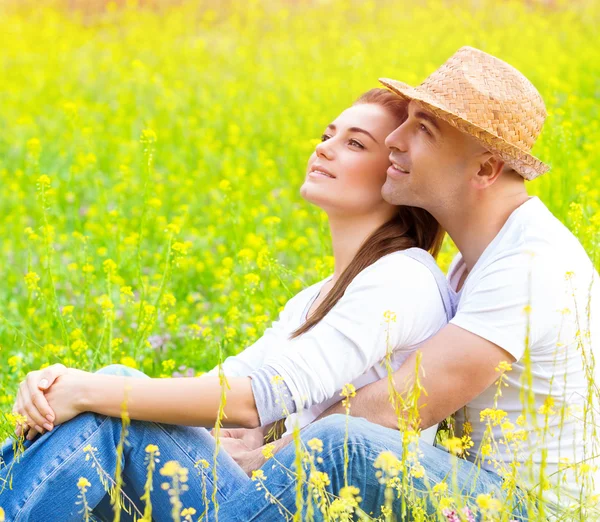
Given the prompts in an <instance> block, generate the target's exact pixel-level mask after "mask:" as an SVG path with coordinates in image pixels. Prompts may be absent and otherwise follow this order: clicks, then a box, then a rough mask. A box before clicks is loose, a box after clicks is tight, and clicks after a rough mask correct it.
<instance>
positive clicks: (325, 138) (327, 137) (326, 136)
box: [321, 134, 331, 141]
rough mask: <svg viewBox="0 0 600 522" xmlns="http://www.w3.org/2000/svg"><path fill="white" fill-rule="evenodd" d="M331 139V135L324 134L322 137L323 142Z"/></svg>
mask: <svg viewBox="0 0 600 522" xmlns="http://www.w3.org/2000/svg"><path fill="white" fill-rule="evenodd" d="M329 138H331V136H330V135H329V134H323V135H321V141H326V140H328V139H329Z"/></svg>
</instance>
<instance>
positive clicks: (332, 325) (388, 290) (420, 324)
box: [265, 256, 446, 411]
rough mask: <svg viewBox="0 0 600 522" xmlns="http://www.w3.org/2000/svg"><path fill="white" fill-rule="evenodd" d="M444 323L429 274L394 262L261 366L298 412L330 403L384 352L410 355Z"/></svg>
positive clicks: (372, 272)
mask: <svg viewBox="0 0 600 522" xmlns="http://www.w3.org/2000/svg"><path fill="white" fill-rule="evenodd" d="M386 312H390V314H388V319H387V320H386V316H385V314H386ZM445 322H446V315H445V312H444V308H443V303H442V299H441V297H440V293H439V290H438V287H437V284H436V282H435V278H434V277H433V275H432V273H431V272H430V270H429V269H428V268H427V267H425V266H423V265H422V264H421V263H419V262H418V261H415V260H413V259H411V258H408V257H406V256H394V257H393V258H391V259H387V260H385V262H382V263H380V264H378V265H377V266H375V265H372V266H371V267H368V268H366V269H365V270H364V271H363V272H361V273H360V274H359V275H358V276H357V277H356V278H355V279H354V280H353V281H352V282H351V283H350V285H348V288H347V289H346V292H345V294H344V295H343V296H342V297H341V298H340V300H339V301H338V302H337V304H336V305H335V306H334V307H333V308H332V310H331V311H330V312H329V313H328V314H327V315H326V316H325V317H324V318H323V319H322V320H321V321H320V322H319V323H317V325H315V326H314V327H313V328H312V329H311V330H309V331H308V332H306V333H304V334H303V335H301V336H299V337H297V338H295V339H292V340H289V339H288V340H287V341H286V342H284V343H283V344H282V345H281V346H279V347H278V350H277V351H276V352H275V353H271V354H270V355H269V356H268V357H267V358H266V359H265V365H266V366H270V367H271V368H273V369H274V370H275V372H277V373H278V374H279V375H280V376H281V377H282V378H283V380H284V383H285V385H286V386H287V388H288V389H289V390H290V393H291V395H292V397H293V400H294V403H295V406H296V407H295V410H296V411H299V410H301V409H303V408H308V407H311V406H312V405H314V404H318V403H321V402H323V401H325V400H327V399H329V398H331V397H333V396H334V394H335V393H336V392H338V391H339V390H340V389H342V388H343V386H344V385H345V384H347V383H350V382H352V381H353V380H355V379H356V378H357V377H359V376H360V375H362V374H363V373H364V372H365V371H367V370H368V369H369V368H371V367H372V366H373V365H375V364H377V363H378V362H379V361H381V359H383V357H384V356H385V355H386V352H387V350H388V349H389V350H407V351H411V350H412V349H414V347H415V346H416V345H418V344H419V343H420V342H422V341H424V340H425V339H426V338H427V337H429V336H431V335H433V334H434V333H435V332H436V331H437V330H438V329H439V328H440V327H441V326H443V324H444V323H445Z"/></svg>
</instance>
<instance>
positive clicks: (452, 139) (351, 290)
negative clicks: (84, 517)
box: [0, 47, 600, 522]
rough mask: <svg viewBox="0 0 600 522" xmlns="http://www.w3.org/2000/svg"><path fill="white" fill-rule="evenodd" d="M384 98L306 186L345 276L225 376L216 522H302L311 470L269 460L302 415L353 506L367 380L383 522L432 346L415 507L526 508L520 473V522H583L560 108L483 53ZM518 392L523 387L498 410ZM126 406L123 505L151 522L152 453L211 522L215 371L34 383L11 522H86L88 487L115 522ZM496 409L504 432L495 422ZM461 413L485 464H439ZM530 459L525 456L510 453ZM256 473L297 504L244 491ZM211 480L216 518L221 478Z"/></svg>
mask: <svg viewBox="0 0 600 522" xmlns="http://www.w3.org/2000/svg"><path fill="white" fill-rule="evenodd" d="M381 82H382V83H383V84H384V85H385V86H386V87H387V88H388V89H389V90H385V89H373V90H371V91H369V92H367V93H365V94H364V95H363V96H361V97H360V98H359V99H358V100H357V102H356V103H355V104H353V105H352V106H351V107H350V108H348V109H346V110H345V111H343V112H342V113H341V114H340V115H339V116H338V118H336V119H335V120H334V121H333V122H332V123H331V124H330V125H329V126H328V127H327V129H326V130H325V133H324V134H323V137H322V141H321V143H319V144H318V145H317V147H316V149H315V152H314V153H313V154H312V155H311V157H310V159H309V161H308V166H307V173H306V178H305V181H304V184H303V185H302V188H301V193H302V196H303V197H304V198H305V199H306V200H307V201H309V202H311V203H313V204H316V205H318V206H319V207H321V208H322V209H323V210H324V211H325V212H326V213H327V214H328V216H329V223H330V228H331V237H332V244H333V252H334V256H335V268H334V273H333V275H332V276H331V277H329V278H327V279H325V280H323V281H321V282H319V283H317V284H315V285H313V286H311V287H309V288H307V289H305V290H303V291H302V292H300V293H299V294H298V295H296V296H295V297H293V298H292V299H291V300H290V301H289V302H288V303H287V304H286V306H285V307H284V309H283V311H282V312H281V315H280V317H279V319H278V320H277V321H276V322H274V323H273V325H272V326H271V328H269V329H268V330H267V331H266V332H265V334H264V335H263V337H261V338H260V339H259V340H258V341H257V342H256V343H255V344H253V345H252V346H250V347H248V348H246V349H245V350H243V351H241V352H240V353H239V354H238V355H237V356H234V357H229V358H228V359H227V360H226V361H225V362H224V363H223V371H224V374H225V375H226V376H227V377H228V379H227V380H228V384H229V387H230V389H229V390H228V391H227V401H226V406H225V415H226V418H225V422H226V423H227V424H228V425H229V426H231V427H237V428H239V429H231V430H223V434H222V438H221V442H222V447H223V448H224V449H225V450H226V451H220V452H219V454H218V456H217V468H218V487H217V491H216V499H217V500H218V504H219V508H218V509H219V517H220V519H221V520H225V521H230V520H243V521H250V520H267V521H269V520H280V519H282V515H281V512H283V513H285V510H286V509H287V510H288V512H290V513H294V512H295V511H296V491H295V487H296V482H295V479H294V475H293V474H290V473H289V472H288V471H286V469H285V468H287V469H288V470H290V469H294V462H295V457H296V456H295V448H294V444H288V443H287V442H288V441H289V439H290V437H289V435H286V436H284V437H282V438H281V439H279V441H277V442H276V443H275V447H276V450H277V454H276V458H277V461H278V463H280V464H281V465H280V464H273V461H267V462H266V463H265V462H264V457H263V456H262V451H261V449H262V448H261V447H262V446H263V444H264V438H263V436H264V434H265V433H266V430H267V429H268V428H269V426H270V425H272V423H273V422H275V421H277V420H279V419H282V418H284V417H287V419H286V427H287V428H288V431H290V430H291V429H292V428H293V426H294V425H295V424H296V423H299V426H300V427H301V428H303V429H302V431H301V438H302V440H303V442H304V443H307V441H309V440H311V439H313V438H318V439H320V440H321V441H322V443H323V449H322V452H321V454H320V455H321V457H322V458H323V462H322V463H321V464H319V465H318V466H319V469H321V470H322V471H325V472H327V473H328V475H329V478H330V484H329V485H328V486H327V488H328V490H329V491H330V492H331V493H333V494H338V493H339V491H340V489H341V488H342V487H343V486H344V484H345V479H344V466H345V453H344V452H345V449H344V445H345V442H344V439H345V433H346V418H345V416H344V415H337V413H343V411H344V409H343V406H342V405H341V404H340V403H339V402H338V401H339V399H340V397H339V394H340V390H341V389H342V388H343V386H344V385H345V384H346V383H349V382H352V383H353V384H354V385H355V387H356V389H357V390H358V391H357V394H356V397H354V398H353V399H352V408H351V414H352V417H351V418H350V419H349V421H348V422H349V428H348V441H347V451H348V455H347V456H348V462H347V466H348V469H347V481H348V484H351V485H354V486H356V487H358V488H359V489H360V495H361V497H362V502H361V508H362V509H363V510H364V512H366V513H372V514H373V515H375V516H377V515H378V514H379V513H380V512H381V506H382V505H383V504H384V503H385V499H384V486H382V485H381V484H379V482H378V480H377V478H376V476H375V469H374V467H373V464H374V462H375V460H376V459H377V457H378V456H379V455H380V454H381V453H382V452H383V451H391V452H393V453H395V454H396V455H397V456H398V457H401V454H402V447H403V443H402V437H401V436H400V434H399V432H398V419H397V416H396V412H395V411H394V408H393V407H392V406H391V405H390V401H389V391H388V386H389V382H388V379H387V372H386V369H385V367H384V365H382V364H381V362H382V360H383V359H384V358H385V357H386V356H388V357H389V360H391V362H392V368H393V370H394V374H393V377H394V382H395V386H396V388H397V390H398V391H399V392H401V393H402V392H404V391H405V390H406V389H407V388H408V387H410V386H409V385H410V383H412V382H413V381H414V378H415V375H414V374H415V366H416V357H417V348H418V352H420V357H421V358H420V368H421V369H422V371H421V374H420V381H421V385H422V386H423V387H424V388H425V390H426V392H427V395H426V396H425V395H421V398H420V399H419V401H420V404H421V406H422V408H421V410H420V414H421V424H420V427H421V428H422V429H423V431H422V436H421V440H420V444H419V451H420V457H419V462H420V464H421V465H422V466H423V469H424V473H423V474H422V476H420V477H419V476H415V477H412V478H411V480H412V482H413V484H414V485H415V490H416V491H418V490H422V491H427V489H430V488H432V487H433V486H435V485H436V484H437V483H440V482H442V481H446V482H447V484H448V488H449V490H451V491H457V492H459V494H461V495H463V496H465V495H468V496H469V498H474V497H477V495H478V494H480V493H489V494H491V495H494V496H497V497H498V498H504V497H505V495H506V494H507V491H510V489H511V487H510V486H511V485H510V484H509V483H508V482H509V481H508V479H507V478H506V477H505V476H504V471H505V470H509V471H510V470H513V471H514V469H515V466H519V465H520V466H521V467H522V470H523V472H521V473H519V475H520V479H521V481H520V484H519V486H520V487H521V488H522V489H518V487H517V489H516V492H517V493H519V492H521V493H524V492H525V491H526V490H530V491H532V492H533V493H534V494H536V496H537V498H538V499H542V500H543V502H540V503H539V504H538V507H537V508H535V507H533V508H532V504H531V503H525V502H523V501H522V495H521V494H515V490H514V488H513V491H512V494H510V495H509V496H510V499H511V500H510V504H511V506H512V510H513V511H512V518H514V519H516V520H524V519H526V517H527V516H532V513H529V515H528V509H529V511H531V509H541V510H544V512H543V516H544V517H550V516H553V515H556V514H557V513H558V512H559V510H561V509H575V510H577V509H583V508H582V507H581V506H582V499H583V498H584V496H583V495H584V494H587V493H588V492H589V491H590V490H593V486H594V485H593V482H592V478H593V477H591V476H590V474H589V473H582V472H581V467H577V466H576V465H575V464H576V463H580V462H582V461H585V462H586V463H587V464H589V465H590V469H592V470H593V469H594V468H593V466H594V463H595V462H594V460H593V457H594V456H595V455H597V454H598V451H597V450H598V448H596V447H594V444H597V443H598V442H597V437H594V438H592V436H591V434H592V431H593V427H594V425H595V423H596V422H597V419H594V418H593V414H594V413H595V412H597V408H596V406H592V407H590V406H586V405H587V404H594V405H595V404H597V403H595V402H594V401H596V400H597V395H596V391H595V388H593V387H592V385H591V384H589V383H590V380H592V382H593V379H594V378H595V376H597V371H596V369H595V366H594V352H593V349H595V350H596V357H597V356H598V353H597V350H598V343H599V341H600V338H599V335H600V331H599V325H600V287H599V284H598V282H597V278H598V274H597V272H596V271H595V269H594V266H593V264H592V263H591V261H590V259H589V258H588V256H587V255H586V253H585V251H584V250H583V248H582V246H581V245H580V243H579V242H578V241H577V239H576V238H575V237H574V236H573V235H572V234H571V233H570V232H569V231H568V230H567V229H566V228H565V227H564V226H563V225H562V224H561V223H560V222H559V221H558V220H557V219H556V218H555V217H554V216H553V215H552V214H551V213H550V212H549V211H548V209H547V208H546V207H545V206H544V204H543V203H542V202H541V201H540V200H539V199H538V198H536V197H529V196H528V195H527V192H526V190H525V184H524V180H525V179H533V178H535V177H536V176H538V175H540V174H543V173H544V172H545V171H546V170H547V169H548V167H547V166H546V165H544V164H543V163H542V162H541V161H539V160H538V159H536V158H535V157H533V156H532V155H531V154H530V150H531V147H532V145H533V143H534V142H535V140H536V138H537V137H538V134H539V132H540V130H541V127H542V124H543V121H544V119H545V114H546V113H545V108H544V104H543V101H542V99H541V97H540V95H539V93H538V92H537V90H536V89H535V87H534V86H533V85H532V84H531V83H530V82H529V81H528V80H527V79H526V78H525V77H524V76H523V75H522V74H521V73H519V72H518V71H517V70H515V69H514V68H513V67H511V66H510V65H508V64H506V63H504V62H503V61H501V60H499V59H497V58H495V57H492V56H490V55H489V54H486V53H484V52H482V51H479V50H476V49H473V48H470V47H463V48H461V49H459V50H458V51H457V52H456V53H455V54H454V55H453V56H452V57H450V58H449V60H448V61H447V62H446V63H445V64H443V65H442V66H441V67H440V68H439V69H438V70H437V71H435V72H434V73H433V74H432V75H431V76H429V77H428V78H427V79H426V80H425V82H423V83H422V84H421V85H420V86H418V87H416V88H412V87H409V86H408V85H405V84H402V83H400V82H397V81H394V80H387V79H385V80H381ZM443 230H445V231H447V232H448V234H449V235H450V237H451V238H452V239H453V241H454V242H455V243H456V245H457V246H458V249H459V250H460V253H459V254H458V255H457V257H456V259H455V260H454V262H453V263H452V266H451V268H450V272H449V274H448V279H446V278H445V277H443V276H442V275H441V274H440V271H439V269H438V268H437V266H436V264H435V262H434V257H435V255H436V254H437V252H438V250H439V248H440V244H441V240H442V237H443V232H442V231H443ZM386 312H392V313H393V314H395V321H394V320H392V319H390V317H391V314H388V315H387V318H388V319H387V320H386V319H385V318H384V314H385V313H386ZM592 347H593V349H592ZM500 375H502V379H503V382H504V383H505V384H507V385H508V386H507V387H504V386H503V387H502V393H501V394H500V395H498V393H497V386H496V385H494V383H496V382H497V381H498V379H499V377H500ZM138 377H139V378H138ZM43 379H45V380H46V381H47V382H45V383H43V382H42V380H43ZM274 383H277V384H276V385H275V384H274ZM126 389H127V403H128V412H129V416H130V418H131V419H132V422H131V426H130V427H129V433H128V440H129V442H130V445H126V447H125V450H124V455H123V477H124V483H125V484H124V488H123V489H124V491H125V493H127V495H128V497H129V498H130V499H132V500H134V501H136V502H137V504H138V506H139V509H140V511H142V512H143V507H141V506H142V503H141V501H140V500H139V499H140V497H141V496H142V495H143V493H144V485H145V482H146V464H145V448H146V447H147V446H148V445H149V444H155V445H157V446H158V447H159V450H160V459H161V464H159V467H160V466H161V465H162V463H164V462H166V461H169V460H176V461H178V462H179V463H180V464H181V465H182V466H184V467H186V468H188V470H189V475H188V476H189V478H188V486H189V490H188V491H186V492H185V493H183V495H182V497H181V500H182V502H183V505H184V506H185V507H189V506H192V507H194V508H195V509H196V511H197V513H202V512H203V511H204V509H208V515H209V519H213V518H214V511H215V506H214V505H213V503H212V501H209V502H208V505H206V506H205V505H204V498H206V497H205V496H204V495H203V493H202V491H203V489H202V480H203V479H202V477H201V476H200V473H199V472H198V470H197V469H196V468H195V467H194V464H196V463H197V462H198V461H199V460H200V459H204V460H206V461H208V463H210V466H212V462H213V453H214V450H215V440H214V438H213V436H212V435H211V433H210V432H209V431H207V430H206V429H205V428H204V427H210V426H212V425H213V424H214V422H215V419H216V417H217V412H218V409H219V404H220V401H221V385H220V383H219V377H218V368H215V369H214V370H213V371H211V372H209V373H208V374H207V375H204V376H202V377H199V378H190V379H150V378H148V377H147V376H146V375H144V374H143V373H141V372H138V371H136V370H131V369H128V368H125V367H123V366H119V365H111V366H108V367H106V368H103V369H102V370H100V371H98V372H96V373H88V372H84V371H81V370H78V369H74V368H68V369H67V368H65V367H64V366H62V365H53V366H50V367H49V368H46V369H44V370H40V371H35V372H31V373H29V374H28V376H27V379H26V380H25V381H23V383H22V384H21V386H20V388H19V392H18V395H17V400H16V403H15V407H14V410H13V411H15V412H18V413H21V414H24V415H26V417H27V425H26V426H25V427H24V432H26V433H27V440H26V441H25V447H26V450H25V452H24V453H23V454H22V455H21V456H20V457H19V459H18V462H17V461H16V459H15V455H14V448H13V444H12V441H10V440H9V441H6V442H5V444H4V447H3V448H2V451H3V455H2V457H3V459H4V461H5V462H4V464H1V465H0V466H3V467H2V469H0V489H1V490H2V491H1V493H0V507H2V508H3V509H4V511H5V513H6V517H7V520H10V521H11V522H21V521H26V520H28V521H38V520H46V519H47V516H48V513H52V518H53V519H54V520H61V521H68V520H79V519H80V518H81V515H78V511H79V512H81V509H82V508H81V505H76V502H77V500H78V498H77V495H78V492H79V491H78V489H77V481H78V479H79V477H86V478H88V480H89V482H90V483H91V486H90V487H89V490H88V491H87V493H86V498H87V502H88V504H89V505H90V507H92V508H94V510H93V513H94V514H95V515H96V516H97V517H98V518H100V519H107V520H108V519H110V520H112V512H111V506H110V505H109V502H108V500H109V498H108V495H107V493H106V491H105V489H104V487H103V486H102V485H101V484H100V481H99V479H98V477H97V475H96V470H94V469H92V467H91V464H90V461H86V454H85V453H84V451H83V448H85V447H87V446H88V445H91V446H92V447H94V448H96V449H97V451H96V457H97V458H98V460H99V461H100V462H101V464H102V467H103V468H104V469H105V470H106V471H107V472H108V473H109V474H111V475H114V473H115V470H116V467H117V461H116V459H117V456H116V447H117V445H118V443H119V439H120V436H121V420H120V413H121V403H122V401H123V399H124V396H125V392H126ZM594 408H596V409H594ZM490 409H492V410H495V413H494V414H493V415H496V418H497V417H498V415H500V417H501V420H502V422H491V421H489V419H490V418H491V417H490V414H489V413H490ZM486 410H487V411H486ZM499 410H502V411H504V412H506V415H505V416H504V417H502V415H503V414H500V413H498V412H499ZM455 412H456V415H455V420H456V426H455V431H456V433H457V434H458V435H460V434H461V433H463V431H465V430H466V432H468V433H470V437H471V438H472V440H473V442H474V447H473V448H471V449H470V455H469V457H468V460H465V459H458V458H457V457H455V456H454V455H452V454H450V453H449V452H447V451H446V450H445V449H444V448H440V447H437V446H435V445H434V444H433V435H434V434H435V430H436V427H437V423H438V422H440V421H441V420H443V419H445V418H446V417H448V416H449V415H451V414H453V413H455ZM47 416H48V418H46V417H47ZM202 426H204V427H202ZM46 430H48V431H46ZM38 433H41V434H42V436H41V437H39V438H38V439H37V440H35V436H36V435H37V434H38ZM511 434H512V435H511ZM490 435H492V436H493V440H490V438H489V436H490ZM515 439H518V440H519V441H520V443H519V446H518V450H516V451H513V449H512V448H511V446H510V445H509V444H508V442H507V441H510V440H515ZM584 440H585V441H586V444H583V441H584ZM501 441H504V444H503V443H502V442H501ZM482 456H485V459H483V460H481V457H482ZM260 466H262V468H261V469H262V470H263V471H264V475H265V476H266V485H267V487H268V490H269V492H270V494H271V495H273V496H274V497H275V498H276V499H277V501H278V504H279V505H277V504H274V503H273V502H272V501H271V500H270V499H268V498H266V496H265V493H264V491H257V489H256V483H255V482H252V481H251V480H250V478H249V477H248V473H250V472H251V471H252V470H254V469H258V468H260ZM204 474H205V475H204V477H205V480H206V481H207V487H208V498H209V499H210V497H211V495H212V492H213V488H214V485H213V483H212V474H211V470H210V468H209V469H206V470H204ZM503 477H504V478H503ZM8 480H10V481H11V486H9V484H8ZM164 480H165V479H164V477H162V476H160V475H159V473H155V474H154V482H153V492H152V496H151V499H152V506H153V518H154V519H155V520H157V521H167V520H171V510H172V506H171V504H170V501H169V494H168V492H167V491H165V490H163V489H161V487H160V484H161V483H162V482H164ZM1 481H4V484H3V483H2V482H1ZM503 482H504V484H503ZM503 485H504V488H503ZM396 502H399V501H396ZM573 504H575V507H574V508H573V507H572V506H573ZM428 506H429V508H431V503H429V504H428Z"/></svg>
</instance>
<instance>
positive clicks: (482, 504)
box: [476, 493, 502, 511]
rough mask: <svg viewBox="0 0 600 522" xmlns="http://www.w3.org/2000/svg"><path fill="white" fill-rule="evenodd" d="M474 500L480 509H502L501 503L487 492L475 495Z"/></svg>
mask: <svg viewBox="0 0 600 522" xmlns="http://www.w3.org/2000/svg"><path fill="white" fill-rule="evenodd" d="M476 502H477V505H478V506H479V509H481V510H482V511H500V510H501V509H502V503H501V502H500V501H499V500H498V499H496V498H493V497H492V496H491V495H490V494H488V493H481V494H480V495H477V499H476Z"/></svg>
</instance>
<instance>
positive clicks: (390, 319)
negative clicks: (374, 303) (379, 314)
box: [383, 310, 396, 323]
mask: <svg viewBox="0 0 600 522" xmlns="http://www.w3.org/2000/svg"><path fill="white" fill-rule="evenodd" d="M383 318H384V319H385V322H386V323H395V322H396V312H392V311H391V310H387V311H386V312H384V313H383Z"/></svg>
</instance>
